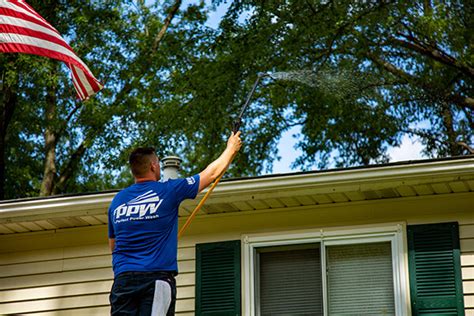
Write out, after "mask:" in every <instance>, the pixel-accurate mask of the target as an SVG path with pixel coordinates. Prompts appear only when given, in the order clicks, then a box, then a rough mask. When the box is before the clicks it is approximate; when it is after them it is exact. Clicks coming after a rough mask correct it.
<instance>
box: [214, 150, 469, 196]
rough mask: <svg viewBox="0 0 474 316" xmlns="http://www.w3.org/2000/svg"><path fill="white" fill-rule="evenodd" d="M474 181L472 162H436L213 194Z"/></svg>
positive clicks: (274, 181) (275, 181)
mask: <svg viewBox="0 0 474 316" xmlns="http://www.w3.org/2000/svg"><path fill="white" fill-rule="evenodd" d="M465 176H466V177H468V178H474V158H472V159H463V160H450V161H436V162H428V163H426V164H420V163H418V164H412V165H409V164H407V165H393V166H381V167H369V168H362V169H352V170H337V171H328V172H322V173H307V174H294V175H282V176H281V177H279V176H274V177H263V178H254V179H243V180H237V181H229V182H224V183H221V184H219V186H218V187H216V189H215V191H214V193H213V194H215V195H217V194H228V193H233V194H235V193H243V192H251V193H259V192H264V191H275V190H287V189H290V190H291V189H295V188H300V189H304V188H318V187H324V188H326V189H327V193H331V192H333V190H332V188H334V187H338V186H345V187H351V186H352V187H354V188H358V187H360V186H361V185H371V184H372V185H373V186H376V185H377V183H387V182H397V183H399V184H402V185H403V184H409V182H413V183H418V182H426V181H428V182H432V183H436V182H440V181H443V180H445V181H446V180H448V179H450V180H451V181H452V180H453V179H459V178H461V177H465Z"/></svg>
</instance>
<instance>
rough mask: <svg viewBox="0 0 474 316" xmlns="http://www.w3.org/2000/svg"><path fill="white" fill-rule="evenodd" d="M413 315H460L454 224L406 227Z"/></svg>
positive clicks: (455, 227) (457, 258)
mask: <svg viewBox="0 0 474 316" xmlns="http://www.w3.org/2000/svg"><path fill="white" fill-rule="evenodd" d="M408 252H409V253H408V255H409V266H410V291H411V306H412V312H413V315H414V316H416V315H443V316H448V315H456V316H457V315H464V304H463V294H462V280H461V264H460V251H459V227H458V224H457V223H443V224H428V225H412V226H408Z"/></svg>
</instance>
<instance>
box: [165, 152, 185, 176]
mask: <svg viewBox="0 0 474 316" xmlns="http://www.w3.org/2000/svg"><path fill="white" fill-rule="evenodd" d="M182 161H183V160H182V159H181V158H179V157H176V156H166V157H164V158H163V159H161V163H162V168H163V176H162V178H163V180H162V181H163V182H166V181H168V180H169V179H177V178H178V176H179V174H178V172H179V170H180V167H181V162H182Z"/></svg>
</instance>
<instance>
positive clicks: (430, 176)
mask: <svg viewBox="0 0 474 316" xmlns="http://www.w3.org/2000/svg"><path fill="white" fill-rule="evenodd" d="M473 174H474V158H469V159H459V160H448V161H435V162H433V161H427V162H426V163H417V164H406V165H394V166H379V167H377V166H376V167H370V168H361V169H355V170H336V171H327V172H322V173H307V174H305V173H301V174H289V175H286V174H282V175H275V176H271V177H257V178H253V179H242V180H234V181H224V182H222V183H220V184H219V186H218V187H217V188H216V189H215V190H214V192H213V194H212V196H211V198H210V200H209V201H208V203H229V202H232V201H234V200H235V201H242V200H246V199H252V197H254V198H255V197H258V198H265V197H267V196H272V197H273V196H275V192H278V194H280V195H281V194H283V195H285V196H286V195H288V196H291V195H294V194H296V193H295V192H297V193H298V194H303V195H304V194H306V193H308V192H309V193H311V194H326V193H334V192H347V191H351V190H356V191H357V190H371V189H373V190H376V189H380V188H382V187H383V188H390V187H396V186H398V185H412V184H420V183H433V182H437V183H439V182H441V181H447V182H449V181H455V180H457V179H459V177H461V176H470V177H472V175H473ZM115 194H116V192H112V193H111V192H102V193H98V194H91V195H80V196H72V197H61V196H58V197H53V198H48V199H31V200H18V201H9V202H7V203H0V220H2V221H3V222H7V220H11V219H15V218H20V217H23V218H22V220H28V219H29V217H35V219H36V217H41V218H48V216H49V215H52V214H56V213H64V215H65V216H80V215H87V214H88V212H89V213H90V212H91V210H92V211H93V212H95V213H97V212H100V211H102V212H103V209H104V208H105V209H106V208H107V206H108V204H109V203H110V201H112V198H113V197H114V196H115ZM204 194H205V191H204V192H201V193H200V195H199V196H202V195H204ZM364 202H367V201H364ZM351 203H357V202H351ZM195 204H197V201H186V202H185V203H184V204H183V206H189V207H192V206H193V205H195Z"/></svg>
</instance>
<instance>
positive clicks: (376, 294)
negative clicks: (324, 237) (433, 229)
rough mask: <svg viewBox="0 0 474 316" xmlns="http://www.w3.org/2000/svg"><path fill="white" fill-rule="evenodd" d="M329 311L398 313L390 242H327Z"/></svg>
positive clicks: (357, 313) (346, 313) (367, 313)
mask: <svg viewBox="0 0 474 316" xmlns="http://www.w3.org/2000/svg"><path fill="white" fill-rule="evenodd" d="M326 253H327V273H328V274H327V280H328V301H329V302H328V305H329V306H328V310H329V315H395V305H394V293H393V272H392V254H391V245H390V242H381V243H371V244H351V245H337V246H326Z"/></svg>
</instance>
